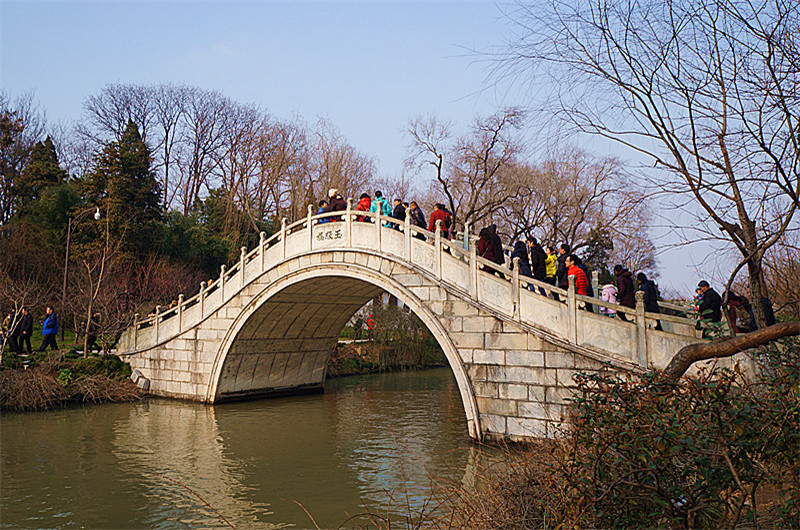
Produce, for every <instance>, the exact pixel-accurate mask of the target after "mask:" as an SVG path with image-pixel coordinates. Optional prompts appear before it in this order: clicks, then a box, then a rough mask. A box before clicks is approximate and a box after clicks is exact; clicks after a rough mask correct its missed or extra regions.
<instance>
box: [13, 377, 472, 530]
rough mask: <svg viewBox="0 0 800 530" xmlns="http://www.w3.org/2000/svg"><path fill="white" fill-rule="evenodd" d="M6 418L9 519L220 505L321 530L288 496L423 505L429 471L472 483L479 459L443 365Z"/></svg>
mask: <svg viewBox="0 0 800 530" xmlns="http://www.w3.org/2000/svg"><path fill="white" fill-rule="evenodd" d="M0 427H2V430H1V431H0V436H1V437H2V438H0V457H1V462H2V482H1V483H0V497H1V499H2V508H1V509H0V524H2V526H3V527H63V526H85V527H90V528H97V527H104V528H108V527H113V528H130V527H147V528H181V527H205V528H208V527H221V526H226V525H225V523H224V522H223V520H222V519H221V518H220V516H219V515H217V514H216V513H215V512H214V509H215V510H217V511H218V512H219V514H221V515H222V516H223V517H225V518H226V519H227V520H228V521H229V522H230V523H231V524H232V525H234V526H236V527H237V528H238V527H241V528H247V527H260V528H281V527H285V526H287V525H289V526H296V527H300V528H307V527H313V524H312V523H311V520H310V519H309V518H308V515H306V514H305V513H304V511H303V508H301V507H300V506H298V505H297V504H296V503H295V502H293V501H296V502H298V503H301V504H302V506H303V507H304V508H305V509H306V510H308V512H309V513H310V514H311V515H312V516H313V517H314V518H315V520H316V522H317V524H319V525H320V526H321V527H330V526H338V525H339V524H341V523H342V522H343V521H345V519H347V517H348V515H355V514H358V513H360V512H362V511H364V507H365V506H366V507H367V508H368V509H370V510H372V511H377V512H380V513H384V514H385V513H386V511H387V507H389V510H390V511H394V512H395V513H400V514H404V513H407V510H406V509H404V508H402V506H405V505H406V504H407V503H408V504H410V505H411V506H412V507H414V508H420V507H422V506H423V505H424V503H425V501H426V499H428V497H429V496H430V491H431V490H430V488H431V481H432V479H434V478H443V479H450V480H456V481H462V480H466V478H465V472H464V470H465V469H469V468H472V467H473V465H474V458H475V457H476V454H475V450H474V448H473V447H472V446H471V445H470V443H469V439H468V435H467V430H466V423H465V417H464V409H463V406H462V404H461V397H460V394H459V391H458V387H457V385H456V382H455V379H454V377H453V375H452V372H451V371H450V370H449V369H447V368H445V369H437V370H431V371H425V372H412V373H397V374H381V375H371V376H360V377H353V378H344V379H336V380H332V381H329V382H328V383H327V385H326V392H325V394H317V395H309V396H298V397H286V398H278V399H268V400H261V401H250V402H240V403H230V404H222V405H216V406H213V407H212V406H205V405H201V404H196V403H188V402H180V401H170V400H160V399H159V400H149V401H146V402H143V403H136V404H119V405H103V406H93V407H87V408H79V409H69V410H62V411H55V412H47V413H34V414H5V415H3V418H2V425H0ZM193 492H194V493H196V494H197V495H195V494H194V493H193ZM198 496H199V497H198ZM201 499H202V500H201ZM203 501H205V502H207V503H208V504H209V505H210V506H211V507H213V508H210V507H209V506H207V505H206V504H205V503H204V502H203ZM361 522H362V523H363V522H364V521H363V520H362V521H361Z"/></svg>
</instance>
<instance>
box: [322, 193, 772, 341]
mask: <svg viewBox="0 0 800 530" xmlns="http://www.w3.org/2000/svg"><path fill="white" fill-rule="evenodd" d="M346 209H347V202H346V201H345V200H344V198H343V197H342V196H341V194H339V192H338V191H337V190H336V189H331V190H330V191H329V197H328V200H323V201H320V203H319V210H318V212H317V213H319V214H323V213H333V212H337V211H344V210H346ZM356 211H361V212H370V213H372V214H375V213H380V215H381V217H384V218H387V221H385V222H384V225H385V226H387V227H392V228H395V229H400V226H401V223H398V222H393V221H391V219H395V220H398V221H402V222H405V219H406V212H408V213H409V214H410V220H411V223H412V224H413V225H414V226H417V227H419V228H423V229H426V230H428V231H430V232H434V231H435V230H436V224H437V221H441V235H442V237H444V238H446V239H450V238H451V236H452V227H451V224H452V214H451V212H450V211H448V209H447V208H446V207H445V205H443V204H441V203H437V204H436V205H435V207H434V211H433V212H432V213H431V215H430V217H429V218H428V219H427V221H426V217H425V214H424V213H423V212H422V209H421V208H420V207H419V205H418V204H417V203H416V202H414V201H411V202H404V201H403V200H402V199H399V198H395V199H394V202H393V204H389V200H388V199H387V198H386V197H384V196H383V194H382V193H381V191H375V193H374V197H370V195H369V194H368V193H362V194H361V196H360V197H359V200H358V203H357V204H356ZM338 220H342V218H341V216H330V217H327V218H323V219H321V220H320V221H319V222H320V223H323V222H332V221H338ZM356 221H359V222H370V216H366V215H359V216H357V217H356ZM415 237H418V238H420V239H424V238H425V237H424V236H423V235H421V234H419V233H417V234H415ZM571 250H572V249H571V248H570V245H569V244H567V243H562V244H561V245H559V246H558V247H557V248H556V247H554V246H552V245H544V246H543V245H542V244H541V243H539V241H538V240H537V239H536V238H535V237H533V236H528V237H527V238H525V240H520V241H516V242H515V243H514V244H513V248H512V249H511V252H510V255H509V254H508V253H507V252H506V250H505V248H504V246H503V242H502V240H501V238H500V235H499V234H498V232H497V226H496V225H494V224H492V225H489V226H487V227H485V228H483V229H482V230H480V232H479V238H478V243H477V254H478V255H479V256H480V257H481V258H483V259H485V260H487V261H489V262H491V263H493V264H496V265H503V266H504V265H505V264H506V262H507V257H508V265H509V267H510V268H511V269H512V270H513V268H514V264H515V263H518V264H519V274H520V276H522V277H525V278H532V279H534V280H537V281H539V282H542V283H544V284H549V285H552V286H554V287H558V288H559V289H563V290H567V289H568V288H569V277H570V276H574V277H575V292H576V293H577V294H579V295H583V296H586V297H589V298H594V297H595V292H594V286H593V285H592V274H591V272H590V271H589V269H588V268H587V266H586V264H584V263H583V261H582V260H581V258H580V257H579V256H578V255H577V254H575V253H574V252H572V251H571ZM482 269H483V270H484V271H486V272H488V273H490V274H495V275H497V276H503V273H502V272H501V270H499V269H498V268H495V267H492V266H490V265H483V266H482ZM634 279H635V282H634ZM605 280H606V281H604V283H603V284H602V286H601V287H599V289H600V292H599V293H598V297H599V298H600V299H601V300H602V301H603V302H606V303H608V304H617V305H620V306H622V307H625V308H629V309H635V307H636V291H637V290H638V291H641V292H642V295H643V302H644V308H645V311H646V312H648V313H655V314H659V313H661V308H660V306H659V303H658V287H657V286H656V284H655V282H653V280H651V279H649V278H648V277H647V274H646V273H645V272H643V271H640V272H637V273H636V274H635V275H634V274H633V273H632V272H631V271H629V270H628V269H627V268H625V267H623V266H622V265H621V264H618V265H615V266H614V269H613V277H612V276H609V277H608V278H605ZM635 284H636V286H635ZM528 288H529V289H530V290H531V291H533V292H537V291H538V292H539V293H540V294H541V295H543V296H547V291H546V289H545V287H543V286H541V285H539V286H538V287H537V286H536V285H535V284H534V283H529V284H528ZM550 296H552V298H554V299H555V300H559V295H558V294H557V293H555V292H552V291H551V292H550ZM582 306H583V308H584V309H586V310H588V311H592V310H593V309H594V308H593V306H592V304H590V303H588V302H584V303H582ZM722 306H723V304H722V297H721V296H720V295H719V294H718V293H717V292H716V291H714V289H712V288H711V287H710V285H709V283H708V282H707V281H705V280H702V281H700V282H699V284H698V288H697V291H696V297H695V304H694V307H693V309H694V311H695V312H696V314H697V315H698V317H699V318H701V319H705V320H708V321H710V322H720V321H721V319H722V311H723V307H722ZM762 306H763V307H764V314H765V316H766V320H767V324H768V325H770V324H773V323H775V316H774V313H773V310H772V304H771V302H770V301H769V299H767V298H766V297H764V298H763V299H762ZM724 309H725V310H726V311H728V313H729V315H730V317H731V322H733V323H734V330H733V331H734V333H744V332H747V331H752V330H754V329H755V317H754V316H753V310H752V306H751V305H750V302H749V300H748V298H747V297H745V296H740V295H738V294H736V293H734V292H732V291H731V292H729V293H728V297H727V301H726V304H725V308H724ZM599 312H600V313H601V314H603V315H606V316H609V317H616V318H619V319H621V320H624V321H629V320H630V317H629V316H626V314H625V312H624V311H617V310H615V309H614V308H613V307H608V306H606V305H599ZM655 329H658V330H661V329H662V326H661V322H660V321H657V322H656V327H655Z"/></svg>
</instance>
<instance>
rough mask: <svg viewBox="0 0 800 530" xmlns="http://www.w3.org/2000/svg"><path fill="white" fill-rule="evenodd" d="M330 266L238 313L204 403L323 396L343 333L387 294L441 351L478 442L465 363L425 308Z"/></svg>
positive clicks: (355, 270)
mask: <svg viewBox="0 0 800 530" xmlns="http://www.w3.org/2000/svg"><path fill="white" fill-rule="evenodd" d="M326 265H327V266H326V267H325V271H324V274H321V273H320V271H315V270H314V269H315V268H314V267H309V268H307V269H305V270H300V271H295V272H294V273H292V274H289V275H287V276H286V277H285V278H281V279H280V280H278V281H276V282H273V283H272V284H270V285H268V286H266V287H265V289H264V291H263V292H261V293H260V294H259V295H257V296H255V297H254V298H253V299H252V300H251V301H250V303H249V304H248V306H247V307H245V308H243V309H242V310H241V312H240V313H239V315H238V316H237V318H236V320H235V321H234V324H233V326H231V328H230V330H229V331H228V334H227V336H226V338H225V340H224V341H223V343H222V345H221V346H220V349H219V351H218V354H217V358H216V360H215V362H214V367H213V368H212V378H211V384H210V386H209V390H208V399H207V401H210V402H220V401H225V400H230V399H243V398H249V397H258V396H264V395H269V394H276V393H281V392H293V393H296V392H303V391H321V390H322V388H323V384H324V382H325V376H326V368H327V363H328V360H329V358H330V354H331V352H332V350H333V348H334V347H335V346H336V344H337V341H338V336H339V332H340V331H341V329H342V328H343V327H344V326H345V324H346V323H347V322H348V321H349V320H350V318H351V317H352V316H353V315H354V314H355V313H356V311H358V310H359V309H360V308H361V307H362V306H364V304H366V303H367V302H368V301H369V300H371V299H373V298H374V297H376V296H379V295H380V294H382V293H383V292H388V293H389V294H390V295H392V296H394V297H396V298H397V299H398V300H400V301H402V302H403V304H404V305H405V306H407V307H408V308H409V309H410V310H411V311H412V312H414V314H416V315H417V317H419V318H420V320H421V321H422V322H423V324H425V326H426V327H427V328H428V330H430V332H431V333H432V334H433V336H434V338H435V339H436V341H437V342H438V343H439V345H440V346H441V347H442V350H443V351H444V354H445V357H446V358H447V360H448V364H449V365H450V368H451V369H452V370H453V373H454V375H455V378H456V381H457V384H458V387H459V390H460V393H461V397H462V404H463V406H464V412H465V415H466V420H467V426H468V430H469V433H470V436H472V437H473V438H480V429H479V425H478V414H477V406H476V402H475V398H474V392H473V389H472V387H471V385H470V383H469V379H468V377H467V374H466V370H465V368H464V366H463V364H462V362H461V357H460V356H459V354H458V351H457V349H456V347H455V345H454V344H453V342H452V341H451V340H450V338H449V337H448V335H447V332H446V331H445V329H444V327H443V326H442V324H441V322H439V319H438V318H437V316H436V315H435V314H434V313H433V312H432V311H431V310H430V309H429V308H428V307H427V306H426V304H425V301H424V300H420V299H419V298H418V297H417V296H416V295H414V294H413V293H412V292H411V291H410V290H408V289H407V288H405V287H404V286H403V285H401V284H400V283H398V282H397V281H395V280H393V279H392V278H391V277H389V276H386V275H383V274H380V273H378V272H376V271H374V270H370V269H366V268H359V267H357V266H356V267H354V266H353V265H349V266H346V267H341V268H339V270H336V269H337V267H336V266H335V265H332V264H330V263H329V264H326ZM359 269H360V270H359Z"/></svg>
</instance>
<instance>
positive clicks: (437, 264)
mask: <svg viewBox="0 0 800 530" xmlns="http://www.w3.org/2000/svg"><path fill="white" fill-rule="evenodd" d="M434 249H435V252H434V253H435V254H436V255H435V256H434V257H433V268H434V271H433V273H434V274H435V275H436V277H437V278H438V279H439V280H441V279H442V220H441V219H439V220H438V221H436V232H435V237H434Z"/></svg>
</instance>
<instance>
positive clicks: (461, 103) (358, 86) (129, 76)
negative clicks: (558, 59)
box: [2, 0, 506, 177]
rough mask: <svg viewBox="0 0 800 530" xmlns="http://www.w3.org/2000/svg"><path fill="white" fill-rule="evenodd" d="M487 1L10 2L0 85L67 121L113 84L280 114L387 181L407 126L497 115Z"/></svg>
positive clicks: (499, 30)
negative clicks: (311, 126)
mask: <svg viewBox="0 0 800 530" xmlns="http://www.w3.org/2000/svg"><path fill="white" fill-rule="evenodd" d="M505 27H506V26H505V22H504V21H503V20H502V13H501V10H500V8H499V7H497V6H496V5H495V4H493V3H489V2H468V3H465V2H449V3H444V2H442V3H427V2H404V3H393V2H293V3H288V2H285V3H284V2H224V3H223V2H169V3H162V2H110V1H109V2H35V1H33V2H32V1H26V2H9V1H5V0H3V1H2V86H3V87H4V88H5V89H6V90H7V91H8V92H9V93H10V94H11V95H18V94H20V93H22V92H25V91H29V90H34V91H35V94H36V99H37V100H38V101H39V102H40V103H41V104H42V106H43V107H44V108H45V109H46V110H47V113H48V118H49V119H50V120H53V121H55V120H65V121H71V120H74V119H77V118H78V117H79V116H80V113H81V105H82V102H83V100H84V98H86V97H87V96H89V95H91V94H96V93H98V92H99V90H100V89H101V88H102V87H103V86H104V85H106V84H107V83H114V82H119V83H144V84H146V83H158V82H176V83H185V84H188V85H195V86H198V87H201V88H205V89H217V90H220V91H221V92H222V93H224V94H226V95H228V96H230V97H232V98H233V99H235V100H238V101H240V102H243V103H248V102H250V103H258V104H260V105H262V106H263V107H264V108H266V109H267V110H269V111H270V112H271V113H273V114H274V115H276V116H278V117H281V118H291V117H293V116H294V115H300V116H301V117H303V118H304V119H306V120H307V121H309V122H312V123H313V122H314V121H315V120H316V119H317V118H320V117H324V118H327V119H329V120H330V121H331V122H332V123H333V124H334V125H335V126H336V127H338V128H339V129H340V130H341V132H342V133H343V134H344V135H345V137H346V138H347V139H348V140H349V141H350V142H351V143H352V144H353V145H354V146H355V147H356V148H357V149H359V150H360V151H362V152H363V153H365V154H367V155H370V156H374V157H376V159H377V160H378V163H379V171H380V174H381V175H382V176H387V177H392V176H395V175H397V174H399V173H400V172H401V171H402V159H403V157H404V155H405V149H404V144H405V139H404V138H403V135H402V129H403V127H404V125H405V124H406V123H407V122H408V120H409V118H411V117H412V116H415V115H418V114H421V113H431V112H433V113H436V114H437V115H438V116H440V117H443V118H448V119H452V120H454V121H455V122H457V123H462V124H467V123H468V122H469V121H471V120H472V118H473V117H474V116H475V114H476V113H480V114H488V113H490V112H492V111H493V110H494V109H495V108H497V106H498V105H502V104H503V102H501V101H498V100H497V99H495V98H494V94H493V93H491V92H487V91H482V90H481V89H482V87H483V86H484V81H485V79H486V69H485V63H481V62H480V61H479V57H478V56H476V55H475V54H473V53H471V51H470V50H476V49H477V50H480V49H486V48H487V47H489V46H491V45H497V44H499V42H500V41H501V39H502V35H503V33H504V28H505Z"/></svg>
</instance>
